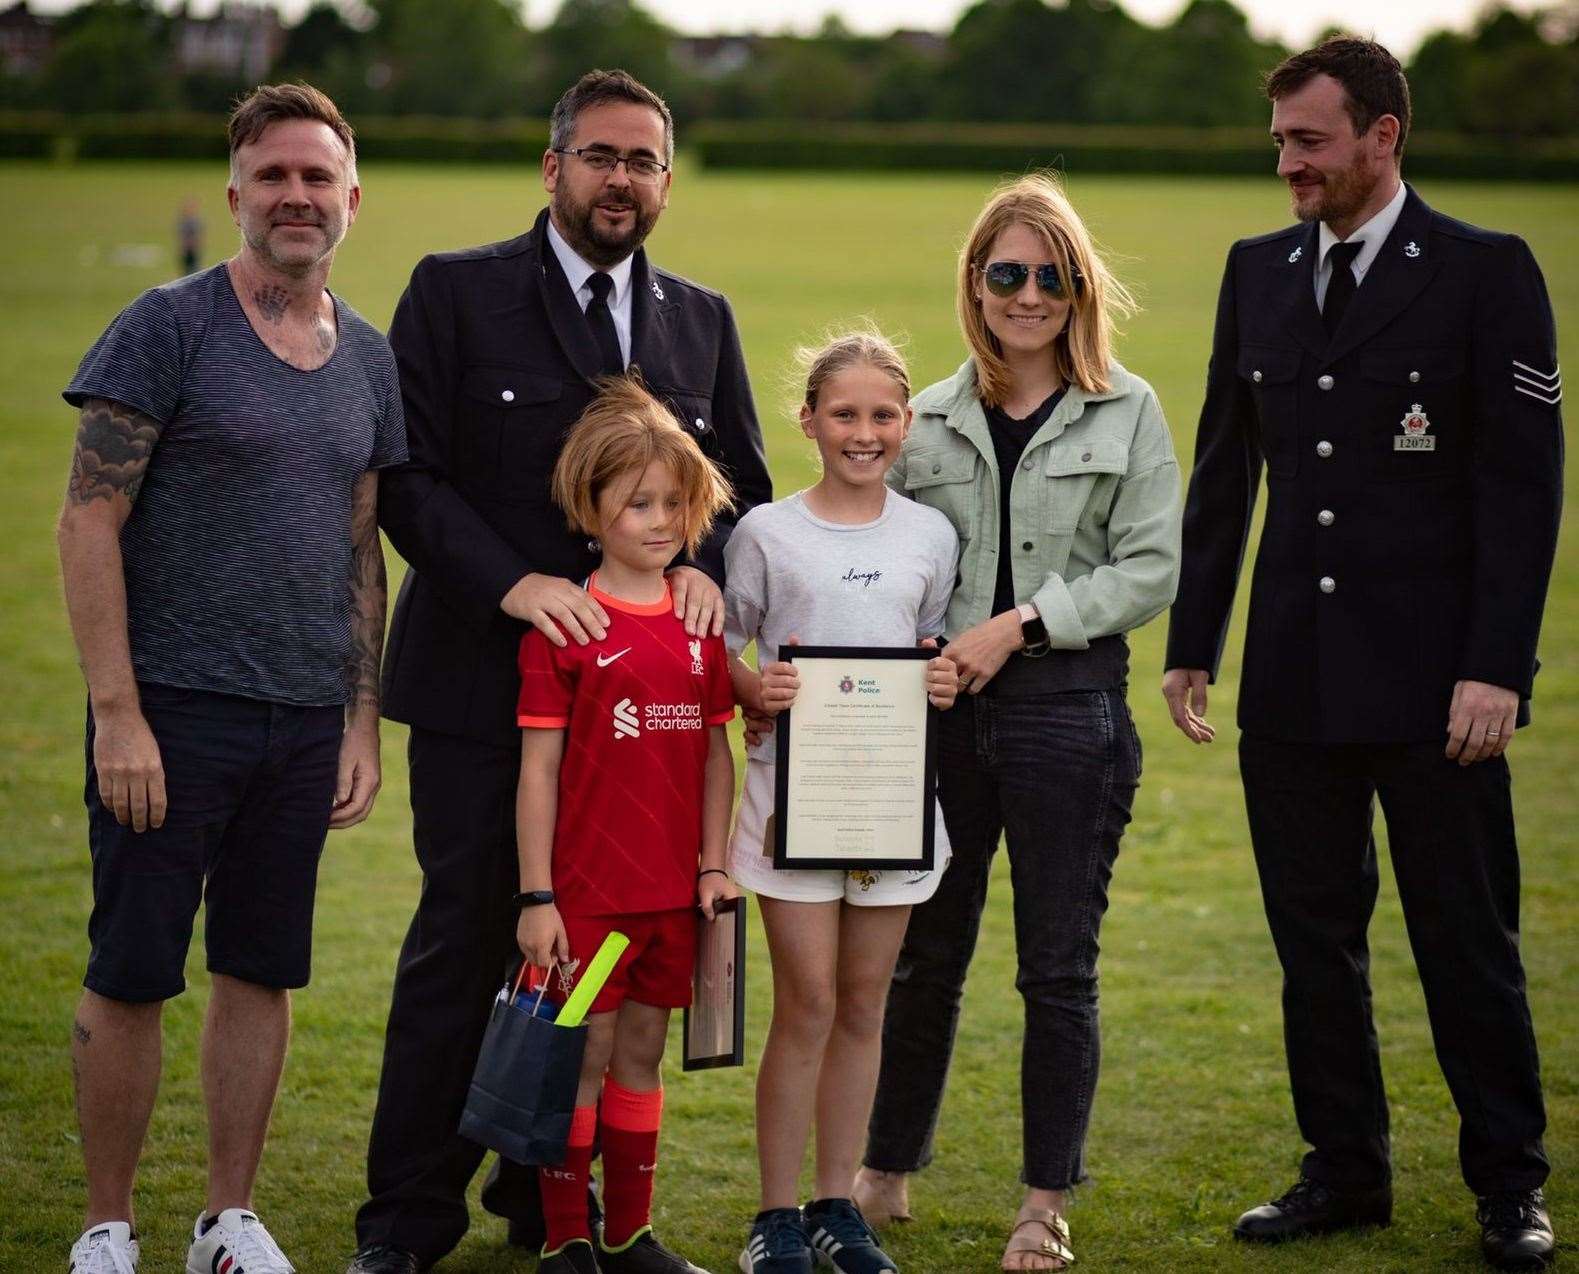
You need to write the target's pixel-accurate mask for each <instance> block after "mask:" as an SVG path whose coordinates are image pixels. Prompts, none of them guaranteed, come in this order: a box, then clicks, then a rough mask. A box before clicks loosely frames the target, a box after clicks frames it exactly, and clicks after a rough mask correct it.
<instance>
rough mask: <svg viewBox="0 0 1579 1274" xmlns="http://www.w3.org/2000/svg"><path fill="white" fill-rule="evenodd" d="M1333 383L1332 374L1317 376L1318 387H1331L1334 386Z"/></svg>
mask: <svg viewBox="0 0 1579 1274" xmlns="http://www.w3.org/2000/svg"><path fill="white" fill-rule="evenodd" d="M1332 384H1333V382H1332V377H1331V376H1325V375H1323V376H1318V377H1316V385H1317V387H1318V388H1321V389H1331V388H1332Z"/></svg>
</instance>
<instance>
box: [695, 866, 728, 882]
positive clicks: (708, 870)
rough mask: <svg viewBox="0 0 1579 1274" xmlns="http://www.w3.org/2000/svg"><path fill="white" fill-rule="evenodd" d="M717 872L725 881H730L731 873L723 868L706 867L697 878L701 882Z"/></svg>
mask: <svg viewBox="0 0 1579 1274" xmlns="http://www.w3.org/2000/svg"><path fill="white" fill-rule="evenodd" d="M715 871H716V872H717V873H718V874H719V875H720V876H722V877H723V878H724V879H725V880H728V879H729V873H728V872H727V871H725V870H724V869H723V868H722V867H704V868H702V870H701V871H699V872H697V873H696V878H697V879H698V880H700V879H701V878H702V877H703V876H711V875H712V874H713V873H714V872H715Z"/></svg>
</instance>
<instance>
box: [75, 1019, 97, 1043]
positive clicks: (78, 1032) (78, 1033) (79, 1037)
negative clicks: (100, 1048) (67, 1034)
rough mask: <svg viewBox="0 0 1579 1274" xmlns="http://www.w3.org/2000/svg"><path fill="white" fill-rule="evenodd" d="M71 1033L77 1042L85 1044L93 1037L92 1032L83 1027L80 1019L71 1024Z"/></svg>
mask: <svg viewBox="0 0 1579 1274" xmlns="http://www.w3.org/2000/svg"><path fill="white" fill-rule="evenodd" d="M71 1034H72V1037H73V1038H74V1039H75V1040H76V1041H77V1043H79V1044H86V1043H87V1042H88V1041H89V1040H91V1039H92V1038H93V1032H92V1031H90V1030H89V1029H88V1028H87V1027H85V1026H84V1025H83V1024H82V1023H81V1022H80V1021H76V1022H73V1023H72V1024H71Z"/></svg>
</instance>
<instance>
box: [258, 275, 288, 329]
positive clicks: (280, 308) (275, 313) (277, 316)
mask: <svg viewBox="0 0 1579 1274" xmlns="http://www.w3.org/2000/svg"><path fill="white" fill-rule="evenodd" d="M290 301H291V294H290V293H289V292H287V291H286V290H285V289H284V288H282V287H280V286H279V285H278V284H277V283H270V284H265V285H264V286H263V287H260V288H257V289H255V290H254V291H253V293H252V303H253V304H254V305H256V306H257V307H258V313H259V314H261V315H262V316H263V317H264V318H265V319H267V320H268V321H269V322H270V323H278V322H280V320H282V319H283V318H284V317H285V309H286V307H287V306H288V305H289V304H290Z"/></svg>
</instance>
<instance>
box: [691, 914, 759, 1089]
mask: <svg viewBox="0 0 1579 1274" xmlns="http://www.w3.org/2000/svg"><path fill="white" fill-rule="evenodd" d="M713 914H714V916H715V917H716V918H715V919H713V920H709V919H708V918H707V917H706V916H704V915H702V914H700V913H698V914H697V918H696V923H697V942H696V967H695V969H694V970H693V971H692V974H691V1003H690V1004H688V1005H686V1006H685V1018H684V1022H683V1024H682V1030H681V1034H680V1039H681V1054H682V1056H681V1060H680V1069H681V1070H686V1071H706V1070H715V1069H717V1068H718V1067H720V1066H744V1065H745V1064H746V900H745V899H744V898H730V899H727V900H725V901H722V902H719V903H716V904H715V905H714V907H713ZM716 925H727V926H728V927H729V928H730V929H731V930H732V931H733V932H732V933H725V934H724V935H722V941H724V942H725V943H729V944H731V945H732V946H733V956H732V959H733V971H732V972H731V973H730V975H729V977H730V979H731V981H732V984H733V985H732V987H731V988H729V991H730V993H731V994H732V998H733V1004H732V1006H731V1010H730V1016H731V1020H732V1022H733V1026H732V1028H731V1032H730V1047H728V1048H726V1049H724V1050H723V1051H722V1052H709V1053H695V1054H694V1053H693V1052H692V1048H693V1043H692V1040H691V1022H692V1009H693V1008H694V1007H695V1005H696V1002H697V1000H698V999H699V998H701V996H702V995H703V994H704V992H705V991H706V989H707V988H705V987H704V986H703V985H702V970H703V963H704V953H705V952H706V950H707V946H708V944H709V942H710V941H717V940H719V935H718V934H717V932H716V931H715V930H714V926H716Z"/></svg>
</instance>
